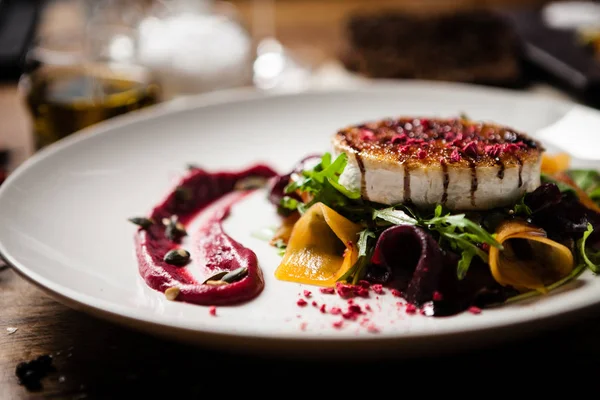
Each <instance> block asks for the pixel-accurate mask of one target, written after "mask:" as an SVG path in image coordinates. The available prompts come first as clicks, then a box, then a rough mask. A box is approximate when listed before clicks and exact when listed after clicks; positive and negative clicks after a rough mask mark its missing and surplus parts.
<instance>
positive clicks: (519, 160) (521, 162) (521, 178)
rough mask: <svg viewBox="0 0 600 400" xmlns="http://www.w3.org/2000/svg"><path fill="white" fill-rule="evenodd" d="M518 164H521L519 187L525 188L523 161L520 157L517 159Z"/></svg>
mask: <svg viewBox="0 0 600 400" xmlns="http://www.w3.org/2000/svg"><path fill="white" fill-rule="evenodd" d="M515 157H516V158H517V162H518V163H519V187H521V186H523V160H521V158H520V157H517V156H515Z"/></svg>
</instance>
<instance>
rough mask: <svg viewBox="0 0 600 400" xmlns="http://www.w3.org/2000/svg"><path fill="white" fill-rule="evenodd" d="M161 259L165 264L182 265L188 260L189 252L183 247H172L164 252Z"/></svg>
mask: <svg viewBox="0 0 600 400" xmlns="http://www.w3.org/2000/svg"><path fill="white" fill-rule="evenodd" d="M163 260H164V262H166V263H167V264H171V265H177V266H183V265H185V264H187V263H188V261H190V253H189V252H188V251H187V250H185V249H173V250H170V251H169V252H167V254H165V256H164V257H163Z"/></svg>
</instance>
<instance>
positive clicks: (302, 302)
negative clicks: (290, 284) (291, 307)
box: [296, 299, 308, 307]
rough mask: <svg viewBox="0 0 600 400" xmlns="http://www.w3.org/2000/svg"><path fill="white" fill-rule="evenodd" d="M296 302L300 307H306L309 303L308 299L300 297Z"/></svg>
mask: <svg viewBox="0 0 600 400" xmlns="http://www.w3.org/2000/svg"><path fill="white" fill-rule="evenodd" d="M296 304H298V305H299V306H300V307H304V306H306V305H307V304H308V303H307V302H306V300H304V299H298V301H297V302H296Z"/></svg>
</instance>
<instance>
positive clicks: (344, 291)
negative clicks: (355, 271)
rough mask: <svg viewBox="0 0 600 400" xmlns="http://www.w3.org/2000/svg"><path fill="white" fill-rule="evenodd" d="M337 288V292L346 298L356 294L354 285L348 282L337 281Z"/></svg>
mask: <svg viewBox="0 0 600 400" xmlns="http://www.w3.org/2000/svg"><path fill="white" fill-rule="evenodd" d="M335 290H336V292H337V294H338V295H339V296H340V297H342V298H344V299H347V298H349V297H354V295H355V291H354V286H353V285H348V284H346V283H341V282H337V283H336V284H335Z"/></svg>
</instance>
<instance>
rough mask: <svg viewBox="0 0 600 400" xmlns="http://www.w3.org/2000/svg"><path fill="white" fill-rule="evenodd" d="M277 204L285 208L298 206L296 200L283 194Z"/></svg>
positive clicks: (291, 208) (292, 208) (289, 208)
mask: <svg viewBox="0 0 600 400" xmlns="http://www.w3.org/2000/svg"><path fill="white" fill-rule="evenodd" d="M279 205H280V206H281V207H283V208H285V209H286V210H295V209H297V208H298V200H296V199H294V198H292V197H290V196H283V198H282V199H281V201H280V202H279Z"/></svg>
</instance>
